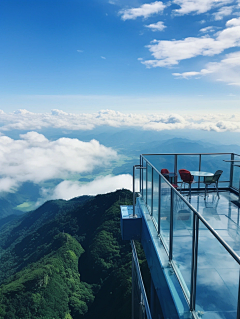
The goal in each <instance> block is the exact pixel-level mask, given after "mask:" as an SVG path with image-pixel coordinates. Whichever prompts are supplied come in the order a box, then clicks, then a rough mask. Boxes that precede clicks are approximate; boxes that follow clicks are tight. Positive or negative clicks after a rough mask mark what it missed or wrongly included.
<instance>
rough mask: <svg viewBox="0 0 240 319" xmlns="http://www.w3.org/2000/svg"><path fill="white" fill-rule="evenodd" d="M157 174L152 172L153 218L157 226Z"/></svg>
mask: <svg viewBox="0 0 240 319" xmlns="http://www.w3.org/2000/svg"><path fill="white" fill-rule="evenodd" d="M158 202H159V174H158V173H157V172H156V171H155V170H153V218H154V219H155V222H156V224H157V225H158Z"/></svg>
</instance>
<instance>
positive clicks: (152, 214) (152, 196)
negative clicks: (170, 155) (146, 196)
mask: <svg viewBox="0 0 240 319" xmlns="http://www.w3.org/2000/svg"><path fill="white" fill-rule="evenodd" d="M151 196H152V200H151V215H153V167H152V192H151Z"/></svg>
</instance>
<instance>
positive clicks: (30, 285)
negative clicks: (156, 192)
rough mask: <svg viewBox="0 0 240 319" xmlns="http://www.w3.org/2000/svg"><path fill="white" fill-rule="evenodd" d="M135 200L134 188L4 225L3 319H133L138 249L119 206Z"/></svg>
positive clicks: (47, 207) (44, 209)
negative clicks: (123, 228)
mask: <svg viewBox="0 0 240 319" xmlns="http://www.w3.org/2000/svg"><path fill="white" fill-rule="evenodd" d="M131 201H132V194H131V192H129V191H127V190H119V191H116V192H114V193H109V194H106V195H98V196H95V197H89V196H84V197H79V198H75V199H73V200H70V201H63V200H57V201H50V202H47V203H45V204H44V205H43V206H41V207H39V208H38V209H37V210H36V211H32V212H29V213H26V214H25V215H24V216H22V217H21V218H19V219H17V220H13V221H11V222H9V223H7V224H5V225H4V226H3V227H2V229H1V233H0V243H1V244H0V245H1V247H0V249H1V260H0V280H1V281H0V283H1V287H0V319H9V318H10V319H11V318H15V319H37V318H39V319H78V318H82V319H92V318H104V319H110V318H111V319H113V318H116V319H120V318H126V319H127V318H130V317H131V248H130V243H129V242H123V241H122V240H121V234H120V207H119V205H120V204H131ZM139 249H140V248H139ZM140 254H141V258H142V259H144V256H143V255H142V252H140ZM143 264H144V262H143Z"/></svg>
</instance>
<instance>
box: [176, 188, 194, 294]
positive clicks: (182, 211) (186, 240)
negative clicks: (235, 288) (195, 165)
mask: <svg viewBox="0 0 240 319" xmlns="http://www.w3.org/2000/svg"><path fill="white" fill-rule="evenodd" d="M173 196H174V201H173V203H174V205H173V260H174V262H175V266H177V269H176V270H177V271H178V275H179V277H180V280H181V281H182V286H183V287H184V289H185V292H186V293H187V295H189V292H190V284H191V262H192V230H193V211H192V210H191V209H190V208H189V207H188V205H187V204H186V203H185V202H184V201H183V200H182V199H181V198H180V196H179V195H178V194H177V193H175V192H174V195H173Z"/></svg>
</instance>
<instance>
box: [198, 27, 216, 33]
mask: <svg viewBox="0 0 240 319" xmlns="http://www.w3.org/2000/svg"><path fill="white" fill-rule="evenodd" d="M200 32H203V33H207V32H215V27H213V26H209V27H206V28H202V29H201V30H200Z"/></svg>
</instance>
